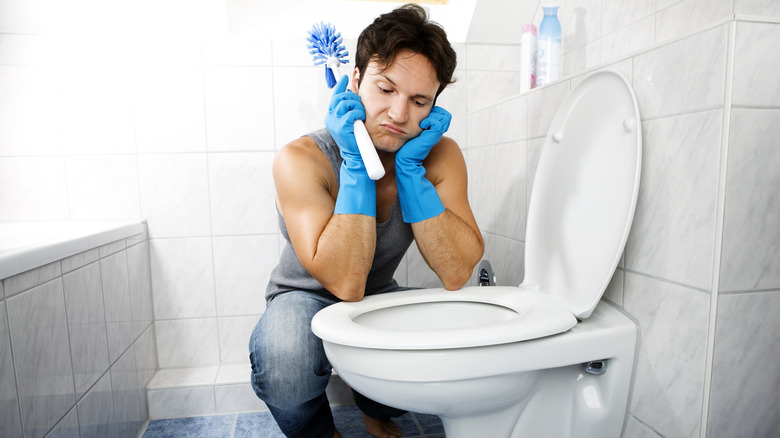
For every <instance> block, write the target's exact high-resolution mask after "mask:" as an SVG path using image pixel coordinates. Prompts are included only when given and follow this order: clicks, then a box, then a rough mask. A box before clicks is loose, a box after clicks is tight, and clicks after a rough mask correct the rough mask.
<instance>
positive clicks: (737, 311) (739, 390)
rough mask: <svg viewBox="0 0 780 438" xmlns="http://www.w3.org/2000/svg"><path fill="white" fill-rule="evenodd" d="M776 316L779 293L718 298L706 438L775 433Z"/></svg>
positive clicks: (779, 325)
mask: <svg viewBox="0 0 780 438" xmlns="http://www.w3.org/2000/svg"><path fill="white" fill-rule="evenodd" d="M778 312H780V292H778V291H774V292H765V293H752V294H734V295H721V296H720V297H719V298H718V324H717V326H716V329H715V352H714V355H715V359H714V362H713V367H712V392H711V394H712V395H711V397H710V412H709V415H708V417H707V419H708V424H707V436H708V437H713V438H721V437H722V438H726V437H733V436H755V437H759V436H766V437H769V436H777V435H778V434H780V424H778V422H777V421H776V419H775V418H774V412H776V411H777V407H778V406H780V394H778V391H777V382H779V381H780V370H779V369H778V367H777V366H776V365H777V352H778V351H780V337H778V336H777V333H778V332H780V320H778V318H777V317H776V315H777V314H778ZM735 358H736V360H735ZM735 364H745V365H746V366H745V367H740V366H735Z"/></svg>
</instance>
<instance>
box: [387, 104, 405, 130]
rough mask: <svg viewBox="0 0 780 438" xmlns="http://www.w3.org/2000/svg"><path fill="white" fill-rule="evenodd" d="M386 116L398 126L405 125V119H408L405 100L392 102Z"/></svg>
mask: <svg viewBox="0 0 780 438" xmlns="http://www.w3.org/2000/svg"><path fill="white" fill-rule="evenodd" d="M388 115H389V116H390V118H391V119H393V121H394V122H396V123H398V124H403V123H406V121H407V119H408V118H409V108H408V105H407V103H406V101H405V99H395V100H393V103H392V105H390V110H389V111H388Z"/></svg>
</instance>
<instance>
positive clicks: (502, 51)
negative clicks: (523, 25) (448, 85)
mask: <svg viewBox="0 0 780 438" xmlns="http://www.w3.org/2000/svg"><path fill="white" fill-rule="evenodd" d="M465 60H466V62H465V63H464V62H462V61H463V60H460V62H458V64H459V65H460V66H461V68H463V67H464V66H465V67H466V69H467V70H469V71H473V70H481V71H491V72H495V71H503V72H514V73H518V72H519V71H520V45H519V44H508V45H495V44H468V45H466V59H465Z"/></svg>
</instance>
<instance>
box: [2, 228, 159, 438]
mask: <svg viewBox="0 0 780 438" xmlns="http://www.w3.org/2000/svg"><path fill="white" fill-rule="evenodd" d="M152 319H153V314H152V289H151V276H150V268H149V241H148V240H147V236H146V235H145V234H140V235H138V236H134V237H130V238H127V239H122V240H119V241H116V242H113V243H109V244H107V245H103V246H100V247H98V248H94V249H91V250H89V251H86V252H83V253H80V254H77V255H74V256H72V257H68V258H65V259H63V260H61V261H56V262H54V263H50V264H48V265H45V266H43V267H40V268H37V269H33V270H31V271H27V272H24V273H21V274H18V275H14V276H12V277H9V278H6V279H3V280H2V281H0V436H2V437H4V438H14V437H22V436H24V437H28V438H32V437H42V436H44V435H46V434H47V433H50V435H47V436H62V437H74V436H82V437H90V436H91V437H107V436H116V437H128V438H132V437H135V436H137V435H138V431H139V430H140V429H141V427H142V426H143V424H144V421H145V420H146V418H147V407H146V406H147V405H146V389H145V386H146V382H148V381H149V379H151V377H152V376H153V375H154V372H155V370H156V368H157V360H156V354H157V352H156V346H155V335H154V325H153V324H152Z"/></svg>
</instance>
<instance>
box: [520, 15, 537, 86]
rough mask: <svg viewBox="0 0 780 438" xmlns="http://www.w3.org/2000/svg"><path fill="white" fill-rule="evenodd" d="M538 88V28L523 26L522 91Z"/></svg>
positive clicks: (521, 55) (521, 43) (521, 40)
mask: <svg viewBox="0 0 780 438" xmlns="http://www.w3.org/2000/svg"><path fill="white" fill-rule="evenodd" d="M534 87H536V26H534V25H533V24H524V25H523V34H522V35H521V36H520V91H528V90H530V89H531V88H534Z"/></svg>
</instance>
